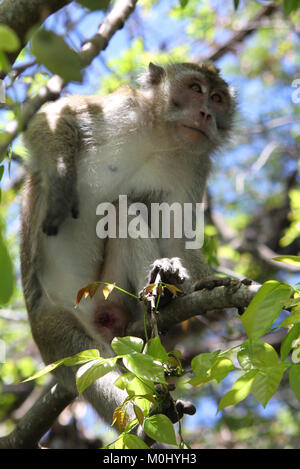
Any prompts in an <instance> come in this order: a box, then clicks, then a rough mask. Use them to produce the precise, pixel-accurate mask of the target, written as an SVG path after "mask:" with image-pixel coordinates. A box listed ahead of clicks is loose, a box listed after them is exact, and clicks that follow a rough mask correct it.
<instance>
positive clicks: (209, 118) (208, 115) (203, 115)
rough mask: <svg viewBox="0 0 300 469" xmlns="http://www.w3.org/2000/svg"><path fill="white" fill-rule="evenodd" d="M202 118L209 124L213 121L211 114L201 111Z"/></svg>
mask: <svg viewBox="0 0 300 469" xmlns="http://www.w3.org/2000/svg"><path fill="white" fill-rule="evenodd" d="M200 116H201V118H202V119H203V120H204V121H207V122H209V121H210V120H211V114H209V112H205V111H200Z"/></svg>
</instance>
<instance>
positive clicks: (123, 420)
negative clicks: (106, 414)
mask: <svg viewBox="0 0 300 469" xmlns="http://www.w3.org/2000/svg"><path fill="white" fill-rule="evenodd" d="M128 422H129V415H128V414H127V412H126V410H124V409H123V407H122V406H119V407H116V409H115V410H114V413H113V420H112V423H111V425H114V424H116V425H117V429H118V430H119V432H123V431H124V429H125V428H126V426H127V425H128Z"/></svg>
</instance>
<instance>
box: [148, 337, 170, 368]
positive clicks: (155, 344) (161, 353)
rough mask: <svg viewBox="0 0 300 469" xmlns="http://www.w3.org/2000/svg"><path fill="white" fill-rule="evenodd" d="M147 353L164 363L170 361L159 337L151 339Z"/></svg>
mask: <svg viewBox="0 0 300 469" xmlns="http://www.w3.org/2000/svg"><path fill="white" fill-rule="evenodd" d="M146 353H147V354H148V355H151V356H152V357H153V358H155V359H156V360H159V361H161V362H162V363H164V362H166V361H168V359H169V356H168V354H167V351H166V349H165V348H164V347H163V345H162V343H161V341H160V338H159V337H153V339H150V340H149V342H148V343H147V346H146Z"/></svg>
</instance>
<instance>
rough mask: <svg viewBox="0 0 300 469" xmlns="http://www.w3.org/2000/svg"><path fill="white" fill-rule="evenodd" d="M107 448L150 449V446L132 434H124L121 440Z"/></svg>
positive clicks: (120, 437)
mask: <svg viewBox="0 0 300 469" xmlns="http://www.w3.org/2000/svg"><path fill="white" fill-rule="evenodd" d="M106 448H108V449H149V446H147V445H146V443H145V442H144V441H143V440H141V438H139V437H138V436H136V435H132V434H131V433H122V435H120V436H119V438H118V439H117V440H116V441H115V442H114V443H112V444H111V445H108V446H107V447H106Z"/></svg>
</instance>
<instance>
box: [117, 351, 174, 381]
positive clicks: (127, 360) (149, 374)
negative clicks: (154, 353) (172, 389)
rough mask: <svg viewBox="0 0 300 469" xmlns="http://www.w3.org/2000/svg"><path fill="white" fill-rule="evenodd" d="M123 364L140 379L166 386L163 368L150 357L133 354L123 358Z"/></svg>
mask: <svg viewBox="0 0 300 469" xmlns="http://www.w3.org/2000/svg"><path fill="white" fill-rule="evenodd" d="M123 363H124V365H125V367H126V368H127V369H128V370H129V371H131V372H132V373H134V374H135V375H136V376H138V377H139V378H143V379H146V380H150V381H156V382H159V383H165V384H166V380H165V374H164V368H163V366H162V365H161V363H160V362H157V361H155V360H154V359H153V358H152V357H150V355H144V354H142V353H138V352H132V353H130V354H128V355H125V356H124V357H123Z"/></svg>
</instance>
